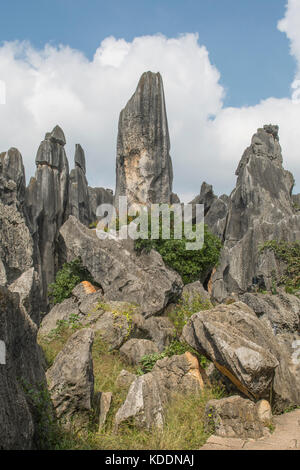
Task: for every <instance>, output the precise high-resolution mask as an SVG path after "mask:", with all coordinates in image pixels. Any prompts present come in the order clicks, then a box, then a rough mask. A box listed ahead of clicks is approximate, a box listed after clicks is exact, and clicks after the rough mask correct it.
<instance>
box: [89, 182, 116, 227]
mask: <svg viewBox="0 0 300 470" xmlns="http://www.w3.org/2000/svg"><path fill="white" fill-rule="evenodd" d="M88 193H89V211H90V223H95V222H96V221H97V219H98V218H97V207H98V206H100V205H101V204H110V205H113V203H114V195H113V191H112V190H111V189H104V188H91V187H90V186H89V187H88Z"/></svg>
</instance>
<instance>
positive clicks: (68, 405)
mask: <svg viewBox="0 0 300 470" xmlns="http://www.w3.org/2000/svg"><path fill="white" fill-rule="evenodd" d="M93 340H94V332H93V331H92V330H91V329H89V328H86V329H81V330H79V331H77V332H76V333H74V334H73V335H72V336H71V338H70V339H69V340H68V342H67V343H66V345H65V346H64V348H63V349H62V351H60V353H59V354H58V355H57V357H56V359H55V361H54V363H53V365H52V366H51V367H50V369H48V370H47V373H46V375H47V381H48V386H49V391H50V394H51V398H52V402H53V405H54V408H55V412H56V416H57V418H59V420H60V421H61V423H62V424H63V425H64V426H65V427H66V428H76V429H80V428H82V427H84V426H86V425H88V423H89V420H90V416H91V411H92V405H93V395H94V374H93V361H92V345H93Z"/></svg>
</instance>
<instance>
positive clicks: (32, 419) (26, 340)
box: [0, 287, 47, 450]
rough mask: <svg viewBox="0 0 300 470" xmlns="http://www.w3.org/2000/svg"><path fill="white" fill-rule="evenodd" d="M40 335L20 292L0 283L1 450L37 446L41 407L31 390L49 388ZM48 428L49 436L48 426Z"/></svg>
mask: <svg viewBox="0 0 300 470" xmlns="http://www.w3.org/2000/svg"><path fill="white" fill-rule="evenodd" d="M36 337H37V326H36V325H35V323H34V322H33V321H32V320H31V318H30V317H29V315H28V314H27V313H26V312H25V310H23V309H21V308H20V307H19V296H18V294H16V293H13V292H10V291H9V290H8V289H6V288H5V287H0V339H1V344H2V345H3V344H4V345H5V349H4V351H5V357H4V358H3V357H2V358H1V359H2V361H0V402H1V406H0V422H1V426H0V449H1V450H25V449H33V448H36V446H37V437H38V430H39V428H38V426H39V423H38V421H37V417H38V412H40V411H41V410H38V409H37V408H36V406H37V405H36V404H35V405H34V403H33V402H32V401H31V400H30V395H29V394H28V391H29V390H31V393H36V394H37V395H38V394H39V392H40V391H41V387H43V388H46V378H45V374H44V371H43V367H42V360H41V355H40V351H39V348H38V345H37V342H36ZM2 352H3V348H2ZM3 359H4V361H3ZM44 411H45V412H47V410H46V409H44ZM44 432H45V435H44V440H46V439H47V428H45V429H44Z"/></svg>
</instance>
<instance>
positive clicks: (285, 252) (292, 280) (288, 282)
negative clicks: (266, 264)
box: [260, 240, 300, 294]
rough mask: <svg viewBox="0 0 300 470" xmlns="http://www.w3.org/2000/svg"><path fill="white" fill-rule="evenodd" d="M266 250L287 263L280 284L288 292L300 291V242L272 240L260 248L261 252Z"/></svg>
mask: <svg viewBox="0 0 300 470" xmlns="http://www.w3.org/2000/svg"><path fill="white" fill-rule="evenodd" d="M264 250H271V251H273V253H274V254H275V257H276V258H277V259H278V260H281V261H283V262H284V263H286V269H285V272H284V275H283V276H282V277H281V279H279V284H281V285H284V286H285V290H286V292H288V293H291V294H294V293H296V292H297V290H299V289H300V242H293V243H289V242H286V241H284V240H281V241H276V240H270V241H267V242H266V243H264V244H263V246H261V247H260V251H261V252H262V251H264Z"/></svg>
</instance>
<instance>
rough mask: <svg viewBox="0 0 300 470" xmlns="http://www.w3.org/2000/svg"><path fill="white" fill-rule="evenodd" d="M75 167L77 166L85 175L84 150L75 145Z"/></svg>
mask: <svg viewBox="0 0 300 470" xmlns="http://www.w3.org/2000/svg"><path fill="white" fill-rule="evenodd" d="M74 160H75V166H79V168H81V169H82V171H83V172H84V174H85V173H86V167H85V155H84V150H83V148H82V147H81V145H80V144H76V145H75V157H74Z"/></svg>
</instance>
